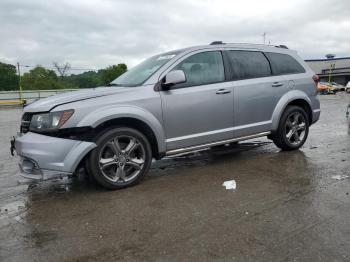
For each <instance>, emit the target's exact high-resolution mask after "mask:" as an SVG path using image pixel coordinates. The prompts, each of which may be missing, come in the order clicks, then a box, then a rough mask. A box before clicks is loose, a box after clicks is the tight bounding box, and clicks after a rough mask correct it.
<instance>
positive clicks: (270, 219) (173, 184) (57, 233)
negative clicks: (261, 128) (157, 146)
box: [0, 93, 350, 262]
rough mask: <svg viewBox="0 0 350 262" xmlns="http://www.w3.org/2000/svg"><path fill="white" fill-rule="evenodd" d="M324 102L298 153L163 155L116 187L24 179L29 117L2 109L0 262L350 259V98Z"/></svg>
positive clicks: (261, 145) (264, 149)
mask: <svg viewBox="0 0 350 262" xmlns="http://www.w3.org/2000/svg"><path fill="white" fill-rule="evenodd" d="M320 100H321V119H320V121H319V122H317V123H316V124H315V125H313V126H312V127H311V128H310V133H309V138H308V140H307V142H306V143H305V145H304V146H303V147H302V148H301V149H300V150H297V151H293V152H281V151H280V150H279V149H278V148H276V147H275V146H274V145H273V143H271V141H270V140H268V139H266V138H259V139H254V140H250V141H246V142H242V143H240V144H239V145H237V146H231V147H223V148H215V149H211V150H206V151H203V152H199V153H192V154H188V155H183V156H178V157H173V158H165V159H163V160H161V161H158V162H155V163H153V165H152V169H151V170H150V173H149V175H148V176H146V178H145V179H144V181H143V182H142V183H141V184H139V185H137V186H134V187H131V188H127V189H124V190H118V191H106V190H103V189H101V188H99V187H97V186H94V185H92V184H90V183H88V182H87V181H86V179H84V176H83V174H81V175H80V176H79V177H77V178H72V179H58V180H52V181H44V182H39V183H30V182H28V181H26V180H24V179H22V178H21V177H20V176H19V175H18V167H17V158H16V157H12V156H10V154H9V138H10V136H11V135H14V134H16V132H17V131H18V129H19V123H20V117H21V109H9V108H7V109H0V261H26V262H27V261H28V262H30V261H84V262H85V261H222V260H225V261H350V249H349V245H350V219H349V218H350V195H349V193H350V177H349V176H350V135H349V134H348V129H347V119H346V117H345V112H346V107H347V104H348V103H349V102H350V95H348V94H345V93H339V94H337V95H328V96H321V97H320ZM230 180H235V182H236V189H235V190H227V189H225V187H224V186H223V185H222V184H223V183H224V182H225V181H230Z"/></svg>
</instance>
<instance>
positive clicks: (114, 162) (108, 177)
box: [87, 127, 152, 189]
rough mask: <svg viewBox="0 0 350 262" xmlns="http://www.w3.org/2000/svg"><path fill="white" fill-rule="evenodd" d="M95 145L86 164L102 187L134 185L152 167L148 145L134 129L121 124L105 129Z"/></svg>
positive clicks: (117, 187) (142, 136)
mask: <svg viewBox="0 0 350 262" xmlns="http://www.w3.org/2000/svg"><path fill="white" fill-rule="evenodd" d="M96 144H97V148H95V149H94V150H93V151H92V153H91V154H90V156H89V158H88V163H87V164H88V166H89V170H90V172H91V174H92V176H93V177H94V179H95V180H96V182H97V183H98V184H100V185H101V186H103V187H105V188H108V189H120V188H125V187H128V186H131V185H135V184H137V183H138V182H140V181H141V180H142V178H143V177H144V176H145V174H146V173H147V171H148V169H149V167H150V166H151V162H152V151H151V146H150V144H149V142H148V140H147V138H146V137H145V136H144V135H143V134H141V133H140V132H138V131H137V130H135V129H132V128H125V127H120V128H114V129H111V130H108V131H105V132H103V133H102V134H101V136H99V137H98V138H97V139H96Z"/></svg>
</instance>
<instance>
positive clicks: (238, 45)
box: [167, 42, 295, 53]
mask: <svg viewBox="0 0 350 262" xmlns="http://www.w3.org/2000/svg"><path fill="white" fill-rule="evenodd" d="M214 43H215V42H214ZM216 48H217V49H222V48H225V49H226V48H228V49H229V48H234V49H244V50H255V51H265V52H276V53H291V52H295V51H294V50H291V49H288V48H287V47H286V46H284V45H279V46H276V45H264V44H252V43H219V44H210V45H198V46H191V47H186V48H182V49H176V50H172V51H170V52H179V53H183V52H191V51H197V50H202V49H216ZM167 53H168V52H167Z"/></svg>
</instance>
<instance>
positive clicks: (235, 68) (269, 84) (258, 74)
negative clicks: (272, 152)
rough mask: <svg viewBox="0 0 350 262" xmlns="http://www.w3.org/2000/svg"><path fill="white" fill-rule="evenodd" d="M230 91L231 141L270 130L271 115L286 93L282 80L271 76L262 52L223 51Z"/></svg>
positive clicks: (283, 80)
mask: <svg viewBox="0 0 350 262" xmlns="http://www.w3.org/2000/svg"><path fill="white" fill-rule="evenodd" d="M225 59H226V60H228V63H229V64H230V65H231V66H230V73H229V74H230V76H231V79H232V80H233V81H232V86H233V90H234V99H233V100H234V102H233V106H234V137H242V136H249V135H252V134H257V133H262V132H266V131H270V130H271V126H272V113H273V111H274V109H275V107H276V105H277V102H278V101H279V99H280V98H281V97H282V95H283V94H285V93H286V92H287V91H288V83H287V82H286V80H285V79H284V78H283V76H274V75H273V74H272V70H271V66H270V62H269V60H268V59H267V57H266V56H265V54H264V53H263V52H260V51H247V50H227V51H225Z"/></svg>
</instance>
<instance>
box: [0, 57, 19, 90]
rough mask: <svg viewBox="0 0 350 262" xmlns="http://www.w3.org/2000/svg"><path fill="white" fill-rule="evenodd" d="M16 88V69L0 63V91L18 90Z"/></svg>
mask: <svg viewBox="0 0 350 262" xmlns="http://www.w3.org/2000/svg"><path fill="white" fill-rule="evenodd" d="M18 86H19V85H18V75H17V70H16V67H15V66H14V65H10V64H5V63H1V62H0V91H8V90H18Z"/></svg>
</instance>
